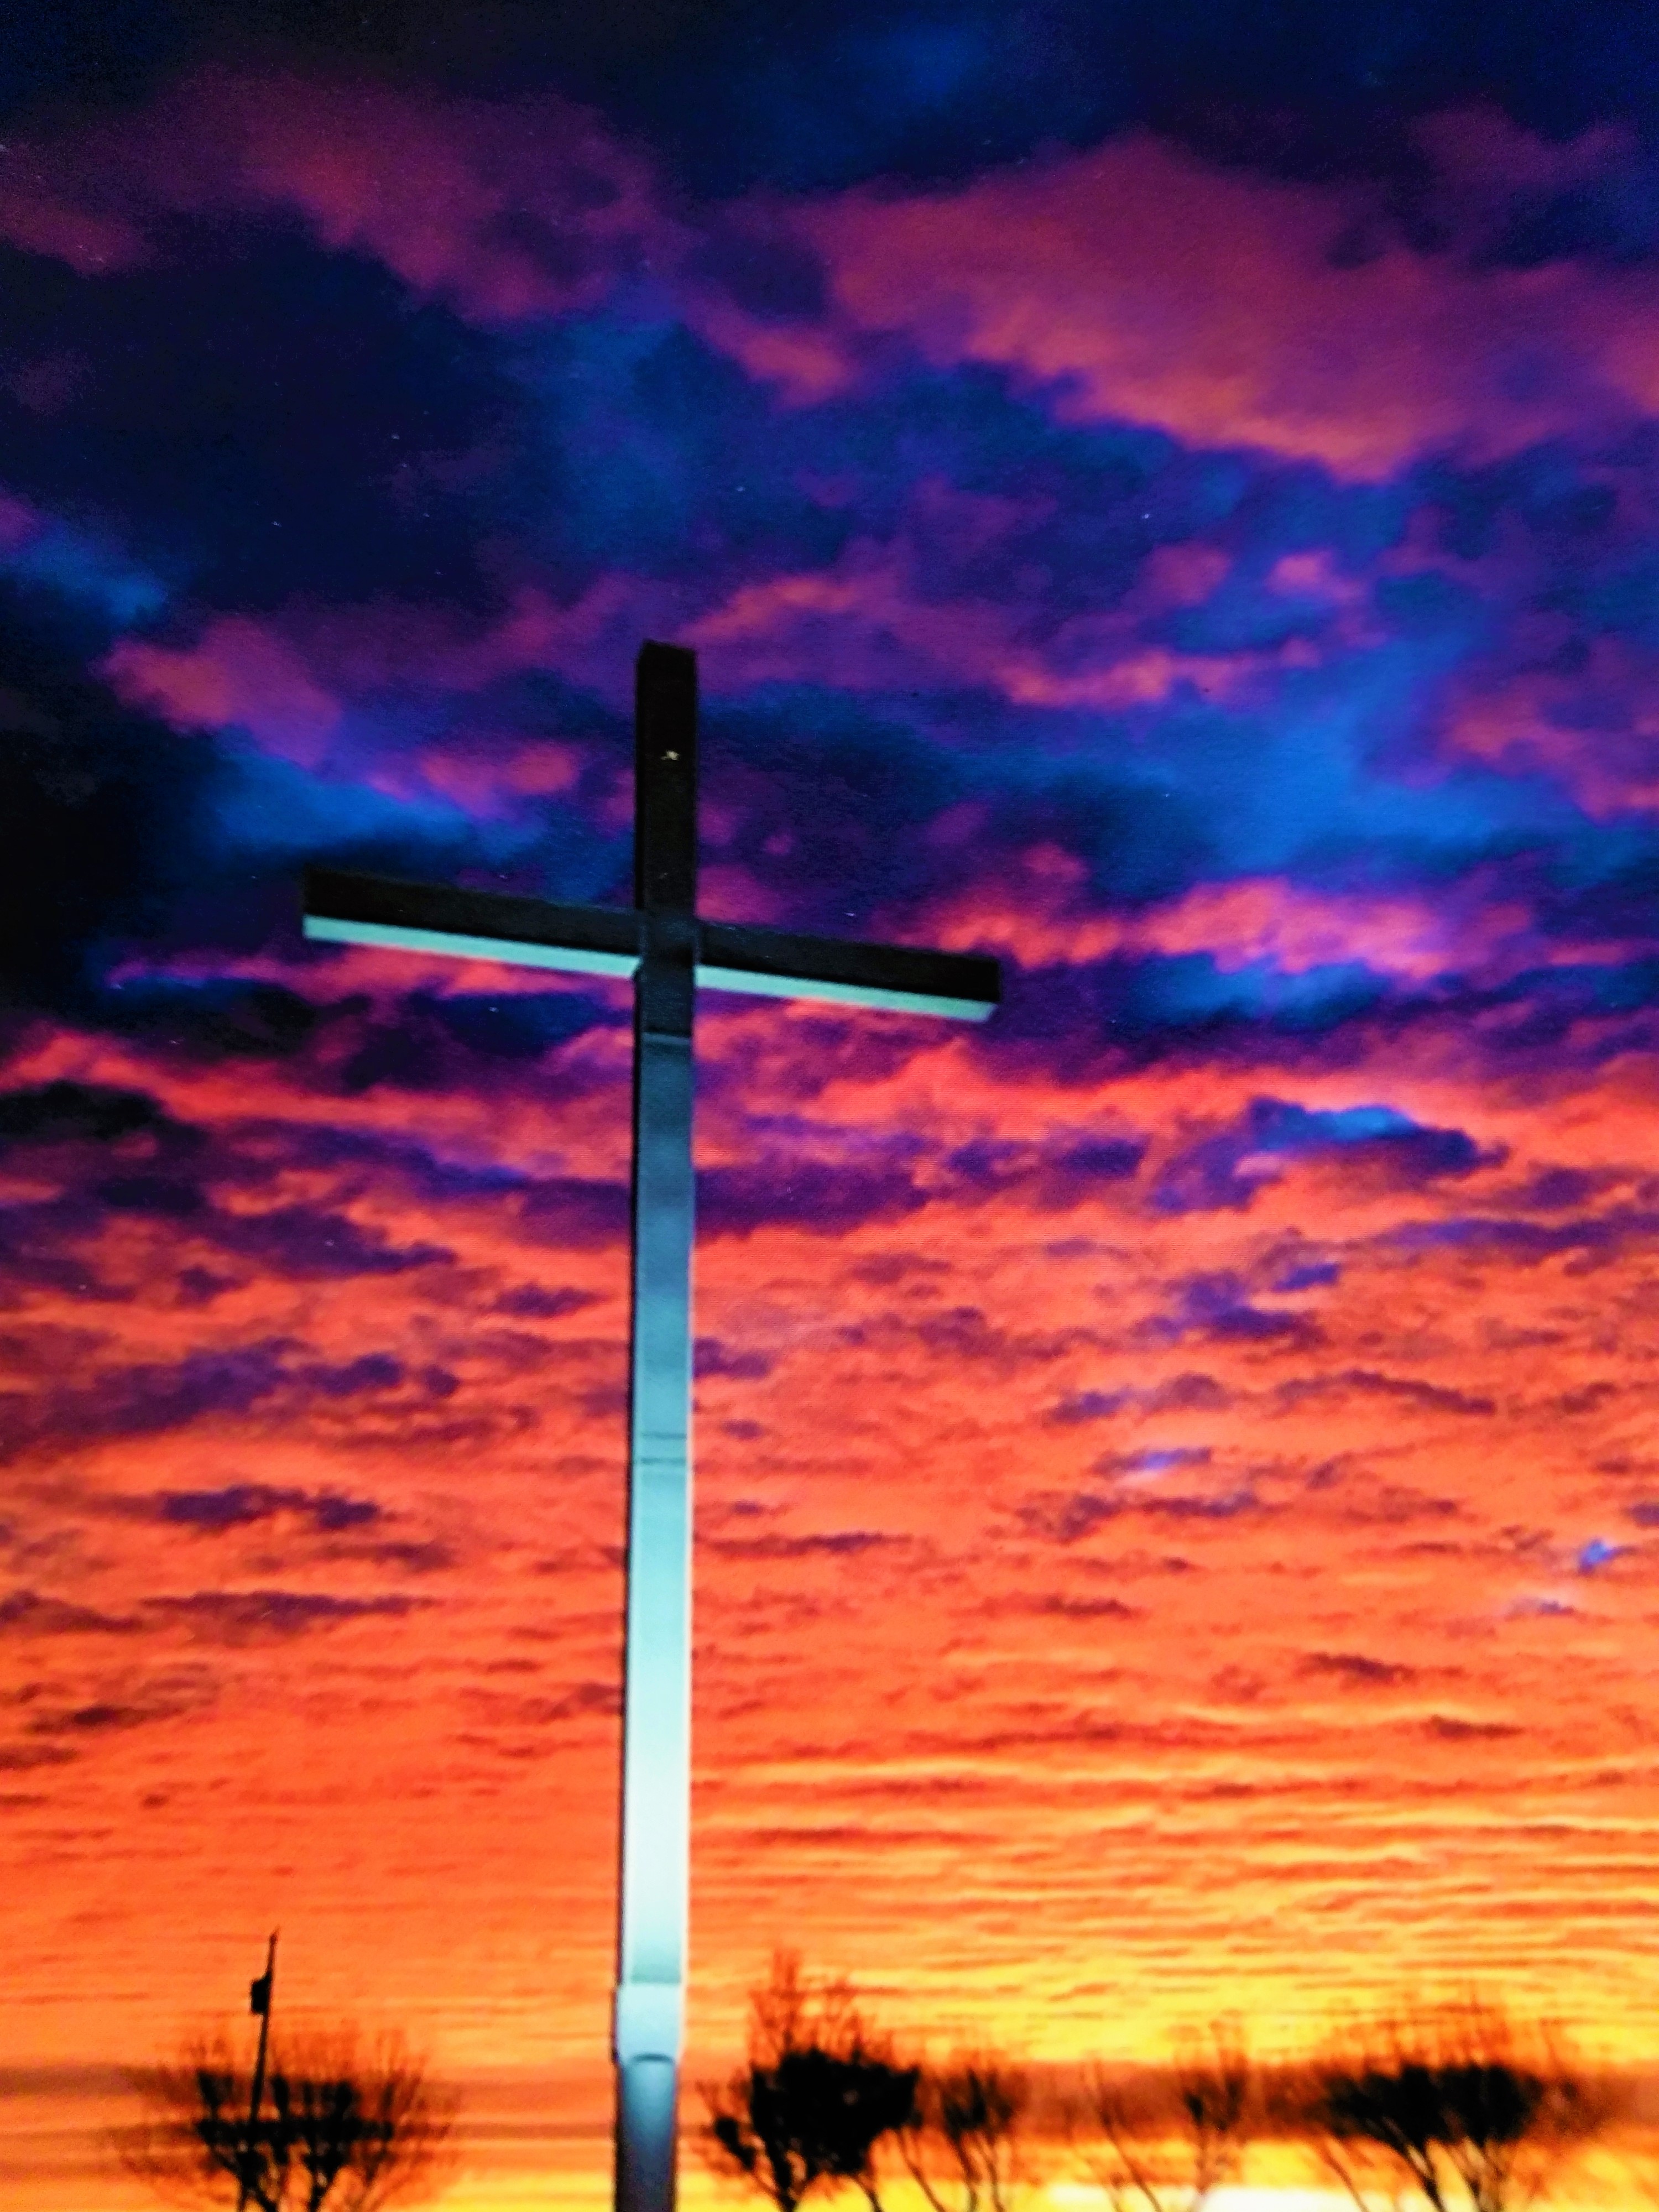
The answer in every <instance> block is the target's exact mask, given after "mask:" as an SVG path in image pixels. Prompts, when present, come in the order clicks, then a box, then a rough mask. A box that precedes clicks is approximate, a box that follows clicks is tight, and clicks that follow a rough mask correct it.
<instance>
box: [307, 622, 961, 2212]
mask: <svg viewBox="0 0 1659 2212" xmlns="http://www.w3.org/2000/svg"><path fill="white" fill-rule="evenodd" d="M696 739H697V671H696V655H695V654H694V653H689V652H687V651H686V650H685V649H684V647H679V646H671V645H653V644H647V645H645V646H642V647H641V649H640V654H639V659H638V662H637V664H636V667H635V714H634V764H635V829H634V904H633V906H632V908H621V907H600V906H554V905H551V904H550V903H548V902H546V901H544V900H542V899H534V898H517V897H510V896H504V895H503V894H501V893H499V892H495V891H473V890H451V889H447V888H443V887H440V886H437V885H433V884H409V883H398V882H392V881H390V880H388V879H386V878H383V877H377V876H361V875H348V874H345V873H343V872H341V871H339V870H337V869H335V868H323V867H312V868H308V869H307V871H306V888H305V933H306V935H307V937H310V938H321V939H325V940H328V941H330V942H332V943H336V944H347V945H384V946H390V947H393V948H396V949H401V950H403V951H410V952H440V953H448V954H452V955H453V956H454V957H456V958H458V959H463V960H504V961H510V962H514V963H518V964H519V965H520V966H524V967H531V968H553V969H567V970H569V969H574V970H575V971H576V972H577V973H578V974H581V975H629V976H632V978H633V980H634V1158H633V1177H632V1180H633V1229H632V1240H633V1278H632V1326H631V1343H630V1351H629V1468H628V1474H629V1492H628V1497H629V1504H628V1568H627V1601H626V1606H627V1619H626V1629H625V1640H624V1646H623V1653H624V1656H623V1787H622V1873H621V1885H620V1899H619V1931H618V1940H617V1986H616V2002H615V2009H614V2012H613V2015H612V2037H611V2043H612V2054H613V2057H614V2058H615V2062H616V2068H617V2166H616V2191H617V2194H616V2203H617V2212H672V2207H673V2203H674V2120H675V2108H676V2103H677V2098H678V2078H679V2059H680V2046H681V2039H682V2034H683V2031H684V2010H685V1953H686V1921H687V1899H688V1893H689V1884H690V1798H691V1643H690V1626H691V1608H690V1595H691V1592H690V1578H691V1541H690V1540H691V1244H692V1199H693V1185H692V1173H691V1093H692V1068H691V1014H692V1001H693V998H694V995H695V990H696V986H697V985H698V984H702V985H703V986H705V987H708V988H710V989H714V990H718V991H750V992H759V993H761V994H763V996H766V997H770V998H789V999H795V998H801V999H828V1000H833V1001H835V1002H836V1003H837V1004H840V1005H842V1006H880V1007H890V1008H892V1009H894V1010H895V1011H896V1012H904V1013H914V1014H941V1015H955V1016H957V1017H960V1018H963V1019H966V1020H969V1021H983V1020H984V1019H985V1018H986V1017H987V1015H988V1014H989V1013H990V1012H992V1010H993V1009H994V1006H996V1004H997V1000H998V998H999V995H1000V976H999V971H998V968H997V963H996V962H995V961H994V960H989V959H985V958H982V957H979V956H978V955H975V954H964V953H951V952H919V951H912V950H910V949H909V948H908V947H904V946H900V945H857V944H848V943H844V942H842V941H840V940H838V939H830V938H823V937H798V936H795V935H793V934H791V933H787V932H785V931H781V930H772V929H759V928H754V927H750V925H748V924H747V923H732V922H723V921H702V919H701V918H700V917H699V916H698V915H697V912H696V866H697V812H696V809H697V775H696Z"/></svg>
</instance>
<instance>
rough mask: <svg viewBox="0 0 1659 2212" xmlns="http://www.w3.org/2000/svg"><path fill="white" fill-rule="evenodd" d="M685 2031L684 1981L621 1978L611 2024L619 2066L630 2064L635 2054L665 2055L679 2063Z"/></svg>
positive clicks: (674, 2063) (658, 2056)
mask: <svg viewBox="0 0 1659 2212" xmlns="http://www.w3.org/2000/svg"><path fill="white" fill-rule="evenodd" d="M684 2032H685V1984H684V1982H619V1983H618V1984H617V2004H616V2011H615V2014H614V2015H613V2020H612V2027H611V2047H612V2049H613V2051H614V2052H615V2054H616V2060H617V2065H618V2066H631V2065H632V2064H633V2063H634V2061H635V2059H636V2058H662V2059H665V2060H666V2061H667V2062H668V2063H669V2064H670V2065H671V2066H677V2065H678V2063H679V2057H680V2045H681V2043H682V2042H683V2040H684Z"/></svg>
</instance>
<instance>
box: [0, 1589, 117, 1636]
mask: <svg viewBox="0 0 1659 2212" xmlns="http://www.w3.org/2000/svg"><path fill="white" fill-rule="evenodd" d="M139 1626H140V1623H139V1621H138V1620H137V1616H136V1615H133V1614H124V1613H100V1612H99V1611H98V1610H97V1609H96V1607H93V1606H88V1605H76V1604H73V1603H71V1602H70V1601H69V1600H68V1599H66V1598H58V1597H43V1596H42V1595H40V1592H38V1591H36V1590H32V1589H15V1590H13V1591H12V1592H11V1593H10V1595H9V1596H7V1597H5V1598H3V1599H0V1635H6V1636H131V1635H133V1634H135V1633H136V1632H137V1630H138V1628H139Z"/></svg>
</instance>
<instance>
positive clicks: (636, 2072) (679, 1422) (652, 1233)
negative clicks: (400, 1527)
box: [614, 645, 696, 2212]
mask: <svg viewBox="0 0 1659 2212" xmlns="http://www.w3.org/2000/svg"><path fill="white" fill-rule="evenodd" d="M635 777H636V787H635V904H636V905H637V906H638V907H639V908H641V912H642V915H643V918H644V948H643V953H642V957H641V962H640V966H639V969H638V971H637V976H636V981H635V1007H634V1170H633V1186H634V1203H633V1329H632V1346H631V1352H630V1362H629V1506H628V1516H629V1517H628V1598H627V1607H628V1611H627V1626H626V1632H625V1633H626V1648H625V1656H624V1661H623V1679H624V1686H623V1797H622V1869H621V1911H620V1929H619V1936H618V1944H617V1954H618V1955H617V1993H616V2013H615V2025H614V2051H615V2057H616V2063H617V2199H616V2201H617V2212H672V2207H673V2203H674V2147H675V2117H676V2107H677V2104H678V2087H679V2060H680V2047H681V2040H682V2035H683V2030H684V2012H685V1957H686V1923H687V1911H688V1901H689V1894H690V1812H691V1804H690V1799H691V1245H692V1234H693V1200H694V1192H693V1184H692V1175H691V1108H692V1066H691V1016H692V1001H693V992H694V980H695V970H696V920H695V918H694V917H695V909H696V660H695V659H694V657H693V656H692V655H691V654H690V653H687V652H684V651H683V650H681V649H680V648H678V647H672V646H661V645H647V646H645V647H642V649H641V653H640V656H639V661H638V665H637V670H636V692H635Z"/></svg>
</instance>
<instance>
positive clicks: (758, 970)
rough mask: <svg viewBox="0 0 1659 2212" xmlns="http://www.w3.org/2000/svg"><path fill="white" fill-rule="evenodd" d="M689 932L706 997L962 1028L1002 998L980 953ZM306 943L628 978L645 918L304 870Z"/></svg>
mask: <svg viewBox="0 0 1659 2212" xmlns="http://www.w3.org/2000/svg"><path fill="white" fill-rule="evenodd" d="M692 927H693V928H694V929H695V931H696V980H697V981H698V982H699V983H700V984H702V985H703V986H705V987H707V988H708V989H710V990H715V991H749V992H757V993H759V994H761V995H762V996H763V997H767V998H775V999H821V1000H829V1001H831V1002H832V1003H834V1004H836V1005H840V1006H877V1007H886V1008H889V1009H890V1010H891V1011H893V1012H897V1013H908V1014H939V1015H946V1016H953V1017H954V1018H957V1019H958V1020H967V1021H983V1020H984V1019H985V1018H987V1015H989V1014H990V1013H992V1012H994V1009H995V1007H996V1006H997V1003H998V1000H999V998H1000V981H999V975H998V969H997V963H996V962H995V961H994V960H991V959H987V958H985V957H983V956H981V955H980V954H978V953H972V952H922V951H916V950H915V949H914V948H913V947H911V946H909V945H864V944H854V943H849V942H845V941H843V940H841V939H836V938H830V937H804V936H798V935H796V934H795V933H793V932H792V931H787V930H778V929H761V928H757V927H755V926H753V925H752V924H750V923H748V922H730V921H701V920H698V921H694V922H693V923H692ZM305 933H306V935H307V937H309V938H316V939H322V940H324V941H325V942H328V943H332V944H345V945H384V946H386V947H389V948H391V949H392V950H395V951H400V952H435V953H441V954H444V955H447V957H451V958H455V959H463V960H504V961H508V962H511V963H514V964H515V965H517V966H519V967H524V968H546V969H555V970H561V971H562V972H564V973H566V974H574V975H620V976H631V975H633V974H634V973H635V970H636V969H637V968H638V966H639V964H640V961H641V957H642V955H643V953H644V950H645V941H644V940H645V915H644V914H643V913H642V912H641V910H640V909H639V908H629V907H605V906H560V905H556V904H553V903H552V902H549V901H547V900H544V899H537V898H520V897H514V896H512V895H510V894H508V893H504V892H501V891H474V890H453V889H450V888H447V887H445V886H440V885H435V884H410V883H401V882H398V881H397V880H395V879H393V878H390V877H385V876H367V875H356V874H353V873H349V872H346V871H344V870H342V869H337V868H319V867H312V868H307V871H306V888H305Z"/></svg>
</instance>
